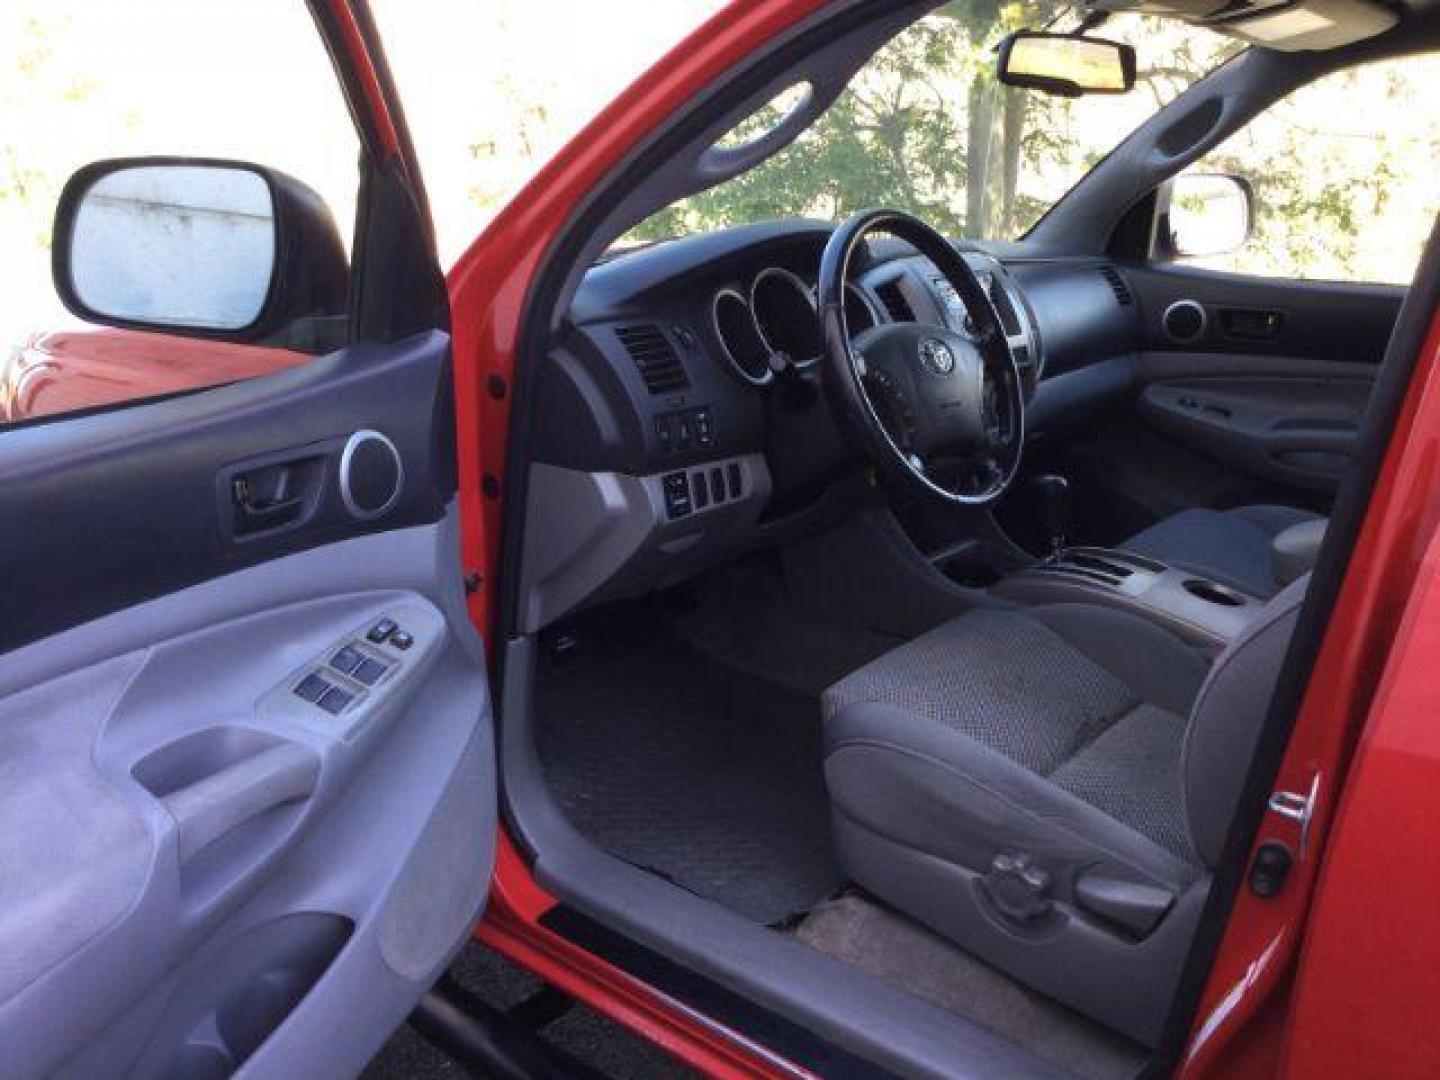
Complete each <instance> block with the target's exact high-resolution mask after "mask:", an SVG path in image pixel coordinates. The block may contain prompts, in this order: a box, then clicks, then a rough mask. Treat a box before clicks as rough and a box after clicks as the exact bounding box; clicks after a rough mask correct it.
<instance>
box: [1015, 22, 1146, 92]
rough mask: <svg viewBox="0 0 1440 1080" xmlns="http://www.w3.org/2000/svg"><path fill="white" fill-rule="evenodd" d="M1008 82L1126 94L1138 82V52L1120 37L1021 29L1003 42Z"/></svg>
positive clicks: (1037, 87)
mask: <svg viewBox="0 0 1440 1080" xmlns="http://www.w3.org/2000/svg"><path fill="white" fill-rule="evenodd" d="M997 74H998V76H999V79H1000V81H1001V82H1002V83H1004V84H1005V85H1006V86H1019V87H1023V88H1025V89H1027V90H1042V91H1044V92H1045V93H1047V94H1059V95H1060V96H1062V97H1080V96H1081V95H1082V94H1123V93H1126V92H1127V91H1128V90H1130V88H1131V87H1133V86H1134V85H1135V50H1134V49H1133V48H1131V47H1130V46H1129V45H1124V44H1122V43H1120V42H1118V41H1106V40H1104V39H1103V38H1092V37H1078V36H1076V35H1073V34H1050V33H1044V32H1042V31H1039V30H1019V31H1016V32H1015V33H1013V34H1011V35H1010V36H1009V37H1007V38H1006V39H1005V40H1004V41H1002V42H1001V43H1000V59H999V61H998V70H997Z"/></svg>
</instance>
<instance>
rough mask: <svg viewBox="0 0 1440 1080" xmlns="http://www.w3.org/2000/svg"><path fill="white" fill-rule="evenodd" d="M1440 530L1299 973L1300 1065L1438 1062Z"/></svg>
mask: <svg viewBox="0 0 1440 1080" xmlns="http://www.w3.org/2000/svg"><path fill="white" fill-rule="evenodd" d="M1437 579H1440V538H1437V539H1434V540H1432V542H1431V545H1430V549H1429V551H1428V552H1427V553H1426V556H1425V560H1424V563H1423V565H1422V567H1421V570H1420V573H1419V576H1418V578H1417V580H1416V582H1415V586H1414V588H1413V590H1412V592H1411V597H1410V606H1409V608H1408V609H1407V611H1406V614H1405V618H1404V620H1403V622H1402V624H1401V627H1400V631H1399V633H1398V634H1397V635H1396V639H1395V646H1394V651H1393V654H1392V658H1391V663H1390V666H1389V667H1388V668H1387V670H1386V673H1385V677H1384V679H1383V680H1382V682H1381V685H1380V690H1379V692H1378V693H1377V694H1376V697H1375V706H1374V709H1373V710H1372V714H1371V719H1370V722H1369V725H1368V726H1367V728H1366V731H1365V734H1364V736H1363V737H1362V740H1361V744H1360V747H1359V750H1358V751H1357V753H1356V758H1355V764H1354V766H1353V767H1352V769H1351V773H1350V778H1349V783H1348V785H1347V787H1346V791H1345V796H1344V798H1343V799H1342V800H1341V804H1340V810H1339V812H1338V814H1337V815H1336V820H1335V826H1334V836H1333V839H1332V840H1331V844H1330V849H1329V851H1328V852H1327V854H1326V860H1325V867H1324V870H1323V872H1322V876H1321V882H1320V888H1319V891H1318V894H1317V897H1316V902H1315V910H1314V913H1313V914H1312V916H1311V921H1310V926H1309V931H1308V935H1307V938H1306V943H1305V951H1304V954H1303V956H1302V959H1301V962H1300V969H1299V975H1298V978H1297V980H1296V995H1295V1012H1294V1016H1293V1019H1292V1022H1291V1030H1290V1039H1289V1042H1288V1045H1287V1047H1286V1053H1285V1059H1284V1065H1285V1068H1284V1072H1285V1073H1286V1075H1290V1076H1316V1075H1319V1074H1320V1072H1321V1071H1322V1070H1324V1071H1327V1072H1329V1073H1330V1074H1331V1075H1345V1076H1360V1075H1364V1076H1368V1077H1389V1076H1394V1077H1404V1076H1436V1075H1440V1031H1437V1029H1436V1025H1435V1019H1436V1005H1437V996H1440V916H1437V907H1436V904H1435V897H1436V895H1437V888H1440V862H1437V860H1436V859H1435V855H1436V853H1437V850H1440V845H1437V840H1436V816H1435V794H1436V792H1437V791H1440V722H1437V721H1440V678H1437V675H1436V663H1435V661H1436V657H1440V580H1437Z"/></svg>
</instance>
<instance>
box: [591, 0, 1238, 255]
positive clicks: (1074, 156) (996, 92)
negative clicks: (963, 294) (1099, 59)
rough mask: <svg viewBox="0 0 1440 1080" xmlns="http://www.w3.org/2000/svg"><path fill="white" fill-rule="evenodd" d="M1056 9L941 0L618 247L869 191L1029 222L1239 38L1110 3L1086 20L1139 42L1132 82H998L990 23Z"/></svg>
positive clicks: (955, 227) (962, 220)
mask: <svg viewBox="0 0 1440 1080" xmlns="http://www.w3.org/2000/svg"><path fill="white" fill-rule="evenodd" d="M1067 10H1068V5H1065V4H1054V3H1044V2H1041V3H1034V2H1021V3H1012V4H1006V5H1004V6H1002V7H1001V8H1000V13H999V16H998V18H997V16H996V5H995V4H994V3H993V2H990V3H987V2H985V0H959V2H957V3H951V4H947V5H945V6H944V7H942V8H939V9H938V10H936V11H934V12H932V13H931V14H929V15H926V16H925V17H923V18H922V19H920V20H919V21H918V22H916V23H914V24H912V25H911V26H910V27H909V28H908V29H906V30H904V31H902V32H901V33H900V34H899V35H898V36H896V37H895V38H893V39H892V40H891V41H890V42H889V43H888V44H887V45H886V46H885V47H884V48H882V49H881V50H880V51H879V52H878V53H876V54H875V56H873V57H872V58H871V59H870V61H869V62H868V63H867V64H866V65H865V66H864V67H863V68H861V70H860V71H859V72H858V73H857V74H856V76H855V78H854V79H852V80H851V82H850V84H849V86H848V87H847V88H846V89H845V91H844V93H842V94H841V95H840V97H839V98H837V99H836V101H835V102H834V104H832V105H831V106H830V108H829V109H828V110H827V111H826V112H825V113H824V115H823V116H821V117H820V119H819V120H817V121H816V122H815V123H814V124H812V125H811V126H810V127H809V128H808V129H807V130H806V131H805V132H804V133H803V134H802V135H801V136H800V137H799V138H798V139H796V140H795V142H793V143H792V144H791V145H790V146H788V147H787V148H785V149H784V150H782V151H781V152H780V153H778V154H776V155H775V156H773V157H771V158H769V159H767V160H766V161H764V162H762V163H761V164H760V165H758V166H757V167H756V168H754V169H752V170H750V171H749V172H747V173H745V174H743V175H741V176H738V177H735V178H734V179H732V180H729V181H727V182H725V183H723V184H721V185H719V186H717V187H715V188H712V189H711V190H709V191H706V192H703V193H701V194H699V195H696V196H693V197H691V198H688V199H685V200H682V201H681V202H678V203H675V204H674V205H672V206H670V207H668V208H666V209H665V210H662V211H661V212H660V213H658V214H655V215H654V216H652V217H651V218H649V219H648V220H646V221H645V222H643V223H641V224H640V225H639V226H637V227H636V228H634V229H632V230H631V231H630V232H629V233H628V234H627V235H626V236H625V237H623V238H622V239H621V241H620V242H619V244H617V247H627V246H631V245H636V244H643V243H649V242H653V241H656V240H663V239H668V238H672V237H678V236H685V235H688V234H690V233H696V232H705V231H709V230H711V229H717V228H723V227H725V226H729V225H740V224H745V223H747V222H753V221H763V220H767V219H770V218H781V217H817V218H823V219H827V220H839V219H841V218H843V217H845V216H846V215H847V214H850V213H853V212H855V211H857V210H861V209H865V208H867V207H877V206H888V207H894V208H897V209H900V210H907V211H909V212H910V213H912V214H915V215H916V216H918V217H920V218H921V219H923V220H924V221H926V222H928V223H929V224H931V225H933V226H934V227H936V228H937V229H939V230H940V231H942V232H944V233H947V234H948V235H951V236H955V237H971V238H980V237H986V238H992V239H1000V238H1007V237H1015V236H1019V235H1021V234H1023V233H1025V232H1026V231H1028V230H1029V229H1030V227H1031V226H1032V225H1034V224H1035V222H1037V221H1038V220H1040V218H1041V217H1042V216H1043V215H1044V214H1045V212H1046V211H1047V210H1049V209H1050V207H1051V206H1052V205H1054V203H1055V202H1057V201H1058V200H1059V199H1060V197H1061V196H1062V195H1064V194H1065V192H1066V191H1068V190H1069V189H1070V188H1071V187H1072V186H1074V184H1075V182H1076V181H1078V180H1079V179H1080V177H1082V176H1083V175H1084V174H1085V173H1086V172H1087V171H1088V170H1090V169H1091V168H1092V167H1093V166H1094V165H1095V164H1096V162H1098V161H1099V160H1100V159H1101V158H1102V157H1104V156H1105V155H1106V154H1107V153H1109V152H1110V150H1112V149H1113V148H1114V147H1115V145H1116V144H1117V143H1119V142H1120V141H1121V140H1122V139H1123V138H1124V137H1125V136H1126V135H1128V134H1129V133H1130V132H1131V131H1133V130H1134V129H1135V128H1136V127H1138V126H1139V125H1140V124H1141V123H1143V122H1144V121H1145V120H1147V119H1148V118H1149V117H1150V116H1152V115H1153V114H1154V113H1156V112H1157V111H1159V109H1161V108H1162V107H1163V106H1164V105H1166V104H1167V103H1169V102H1170V101H1172V100H1174V99H1175V98H1176V97H1177V96H1178V95H1179V94H1180V93H1181V92H1182V91H1184V90H1185V89H1186V88H1187V87H1188V86H1190V84H1191V83H1193V82H1195V81H1196V80H1198V79H1199V78H1201V77H1202V76H1204V75H1205V74H1207V73H1208V72H1209V71H1211V70H1212V69H1213V68H1215V67H1216V66H1218V65H1219V64H1220V63H1222V62H1223V61H1224V60H1226V59H1228V58H1229V57H1231V56H1232V55H1234V54H1235V53H1236V52H1238V51H1239V48H1240V46H1239V45H1238V44H1237V43H1236V42H1234V41H1233V40H1231V39H1229V38H1225V37H1222V36H1220V35H1219V34H1216V33H1214V32H1212V31H1209V30H1204V29H1201V28H1198V27H1193V26H1190V25H1187V24H1185V23H1182V22H1178V21H1175V20H1170V19H1155V18H1149V17H1142V16H1138V15H1121V16H1116V17H1114V18H1112V19H1110V20H1109V21H1108V22H1106V23H1105V24H1104V25H1103V26H1102V27H1101V28H1100V29H1098V30H1096V31H1095V35H1096V36H1099V37H1106V38H1110V39H1113V40H1118V41H1124V42H1128V43H1129V44H1131V45H1133V46H1135V48H1136V51H1137V53H1138V60H1139V64H1138V76H1137V80H1136V85H1135V89H1134V90H1132V91H1131V92H1130V93H1128V94H1120V95H1105V96H1094V97H1085V98H1080V99H1078V100H1077V99H1069V98H1060V97H1052V96H1049V95H1046V94H1040V93H1035V92H1032V91H1026V90H1015V89H1011V88H1009V87H1005V86H1002V85H1000V84H999V82H998V81H997V80H996V78H995V50H996V47H997V45H998V44H999V42H1000V39H1001V38H1002V37H1004V36H1005V35H1006V34H1007V33H1009V32H1010V31H1011V30H1015V29H1019V28H1021V27H1040V26H1044V25H1046V24H1048V23H1050V22H1051V21H1052V20H1054V19H1056V18H1057V16H1060V15H1062V14H1063V13H1065V12H1066V11H1067ZM1072 21H1073V20H1072ZM1062 25H1063V24H1062ZM763 112H764V110H762V113H763ZM746 127H747V126H746V125H744V124H742V125H741V129H739V130H741V131H742V132H743V131H745V130H746Z"/></svg>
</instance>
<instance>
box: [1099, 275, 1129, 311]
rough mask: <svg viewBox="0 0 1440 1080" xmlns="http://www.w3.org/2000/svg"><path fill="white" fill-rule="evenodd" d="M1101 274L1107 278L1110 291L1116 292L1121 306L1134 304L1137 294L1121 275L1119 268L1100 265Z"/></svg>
mask: <svg viewBox="0 0 1440 1080" xmlns="http://www.w3.org/2000/svg"><path fill="white" fill-rule="evenodd" d="M1100 276H1101V277H1103V278H1104V279H1105V282H1106V284H1107V285H1109V286H1110V291H1111V292H1113V293H1114V294H1115V302H1116V303H1117V304H1119V305H1120V306H1121V307H1133V306H1134V304H1135V294H1134V293H1132V292H1131V291H1130V286H1129V285H1127V284H1126V283H1125V279H1124V278H1123V277H1121V276H1120V271H1119V270H1116V269H1115V267H1113V266H1102V267H1100Z"/></svg>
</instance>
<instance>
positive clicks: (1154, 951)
mask: <svg viewBox="0 0 1440 1080" xmlns="http://www.w3.org/2000/svg"><path fill="white" fill-rule="evenodd" d="M1308 582H1309V575H1308V574H1307V575H1306V576H1304V577H1302V578H1299V579H1297V580H1296V581H1295V582H1293V583H1292V584H1290V585H1289V586H1287V587H1286V588H1285V589H1283V590H1282V591H1281V592H1280V593H1279V594H1278V595H1277V596H1275V597H1274V598H1273V599H1272V600H1271V601H1270V602H1269V603H1268V604H1267V605H1266V607H1265V608H1264V609H1263V611H1262V612H1261V613H1260V614H1259V615H1258V616H1257V617H1256V619H1255V621H1254V622H1253V623H1252V624H1251V625H1250V627H1249V628H1248V629H1247V630H1246V631H1245V633H1244V634H1243V635H1242V636H1241V637H1240V638H1238V639H1236V640H1235V641H1234V642H1233V643H1232V644H1231V645H1230V646H1229V647H1228V648H1227V649H1226V650H1225V651H1224V652H1223V653H1222V654H1221V655H1220V656H1219V657H1218V658H1217V659H1216V660H1215V662H1214V664H1213V665H1207V664H1206V663H1205V662H1204V660H1202V659H1201V657H1200V655H1199V654H1198V653H1197V652H1195V651H1194V650H1193V649H1191V648H1190V647H1189V646H1187V645H1186V644H1185V643H1184V642H1183V641H1181V640H1180V639H1179V638H1178V637H1176V636H1174V635H1173V634H1170V633H1169V632H1168V631H1166V630H1163V629H1161V628H1160V627H1158V626H1156V625H1154V624H1153V623H1150V622H1148V621H1146V620H1144V619H1141V618H1139V617H1137V616H1134V615H1131V614H1128V613H1126V612H1123V611H1117V610H1114V609H1111V608H1103V607H1098V606H1092V605H1087V604H1061V605H1053V606H1048V607H1035V608H1028V609H1024V610H990V609H984V610H975V611H972V612H968V613H966V614H964V615H962V616H959V617H958V618H955V619H952V620H950V621H949V622H946V623H943V624H941V625H940V626H938V627H936V628H935V629H933V630H931V631H929V632H928V633H926V634H924V635H922V636H921V637H919V638H916V639H915V640H913V641H910V642H908V643H906V644H905V645H902V646H900V647H898V648H896V649H894V650H892V651H891V652H889V653H887V654H885V655H884V656H881V657H880V658H878V659H877V660H875V661H873V662H871V663H870V664H868V665H866V666H865V667H863V668H861V669H860V670H858V671H856V672H854V673H852V674H851V675H848V676H846V677H845V678H844V679H842V680H840V681H839V682H838V683H836V684H835V685H834V686H832V687H830V688H829V689H828V690H827V691H826V692H825V694H824V696H823V706H824V713H825V779H826V785H827V787H828V789H829V794H830V801H831V808H832V829H833V835H834V841H835V845H836V851H837V854H838V856H839V859H840V863H841V866H842V867H843V868H844V870H845V871H846V873H847V874H848V876H849V877H850V878H851V879H852V880H853V881H854V882H855V883H856V884H858V885H860V886H861V887H862V888H864V889H866V890H867V891H869V892H870V893H872V894H873V895H875V896H877V897H879V898H880V899H882V900H884V901H886V902H887V903H889V904H890V905H892V906H893V907H895V908H897V909H899V910H900V911H901V912H903V913H905V914H907V915H909V916H911V917H912V918H915V919H917V920H918V921H920V922H922V923H924V924H926V925H927V926H929V927H930V928H931V929H933V930H935V931H936V932H937V933H939V934H941V935H942V936H944V937H946V938H948V939H950V940H951V941H953V942H956V943H957V944H959V945H960V946H962V947H963V948H965V949H967V950H969V951H970V952H972V953H974V954H975V955H977V956H979V957H980V958H982V959H983V960H986V961H987V962H989V963H990V964H991V965H993V966H994V967H996V968H998V969H1000V970H1001V971H1004V972H1006V973H1008V974H1009V975H1011V976H1012V977H1014V978H1016V979H1018V980H1020V981H1021V982H1024V983H1027V984H1029V985H1030V986H1032V987H1034V988H1035V989H1037V990H1040V991H1041V992H1043V993H1045V994H1048V995H1049V996H1051V997H1053V998H1057V999H1058V1000H1060V1001H1063V1002H1065V1003H1066V1004H1068V1005H1070V1006H1071V1007H1072V1008H1074V1009H1076V1010H1077V1011H1079V1012H1081V1013H1084V1014H1086V1015H1089V1016H1091V1017H1093V1018H1094V1019H1096V1020H1098V1021H1100V1022H1102V1023H1104V1024H1106V1025H1108V1026H1110V1027H1111V1028H1114V1029H1116V1030H1118V1031H1120V1032H1123V1033H1124V1034H1126V1035H1128V1036H1130V1037H1131V1038H1133V1039H1135V1040H1137V1041H1138V1042H1141V1043H1144V1044H1146V1045H1148V1046H1154V1045H1156V1044H1157V1043H1158V1041H1159V1038H1160V1035H1161V1029H1162V1027H1163V1025H1164V1022H1165V1018H1166V1013H1167V1011H1168V1008H1169V1005H1170V1001H1171V998H1172V997H1173V993H1174V990H1175V985H1176V981H1177V979H1178V977H1179V974H1180V969H1181V967H1182V964H1183V962H1184V958H1185V956H1186V953H1187V951H1188V949H1189V947H1190V943H1191V939H1192V937H1193V935H1194V932H1195V928H1196V925H1197V922H1198V920H1199V917H1200V913H1201V909H1202V907H1203V906H1204V902H1205V898H1206V895H1207V893H1208V891H1209V887H1210V881H1211V873H1212V871H1213V869H1214V867H1215V866H1216V865H1217V863H1218V862H1219V859H1220V856H1221V852H1222V849H1223V847H1224V844H1225V840H1226V837H1227V835H1228V833H1229V830H1230V825H1231V820H1232V818H1233V817H1234V815H1235V810H1236V806H1237V804H1238V801H1239V798H1240V794H1241V788H1242V785H1243V782H1244V777H1245V773H1246V771H1247V766H1248V763H1249V761H1250V759H1251V757H1252V755H1253V753H1254V750H1255V746H1256V741H1257V738H1258V735H1259V732H1260V729H1261V727H1262V725H1263V723H1264V720H1265V717H1266V714H1267V712H1268V709H1269V703H1270V699H1271V696H1272V695H1273V692H1274V688H1275V681H1276V678H1277V677H1278V674H1279V671H1280V668H1281V664H1282V662H1283V660H1284V656H1285V652H1286V649H1287V647H1288V644H1289V641H1290V637H1291V634H1292V632H1293V630H1294V627H1295V623H1296V619H1297V617H1298V613H1299V609H1300V604H1301V602H1302V600H1303V599H1304V595H1305V588H1306V586H1307V584H1308Z"/></svg>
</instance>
